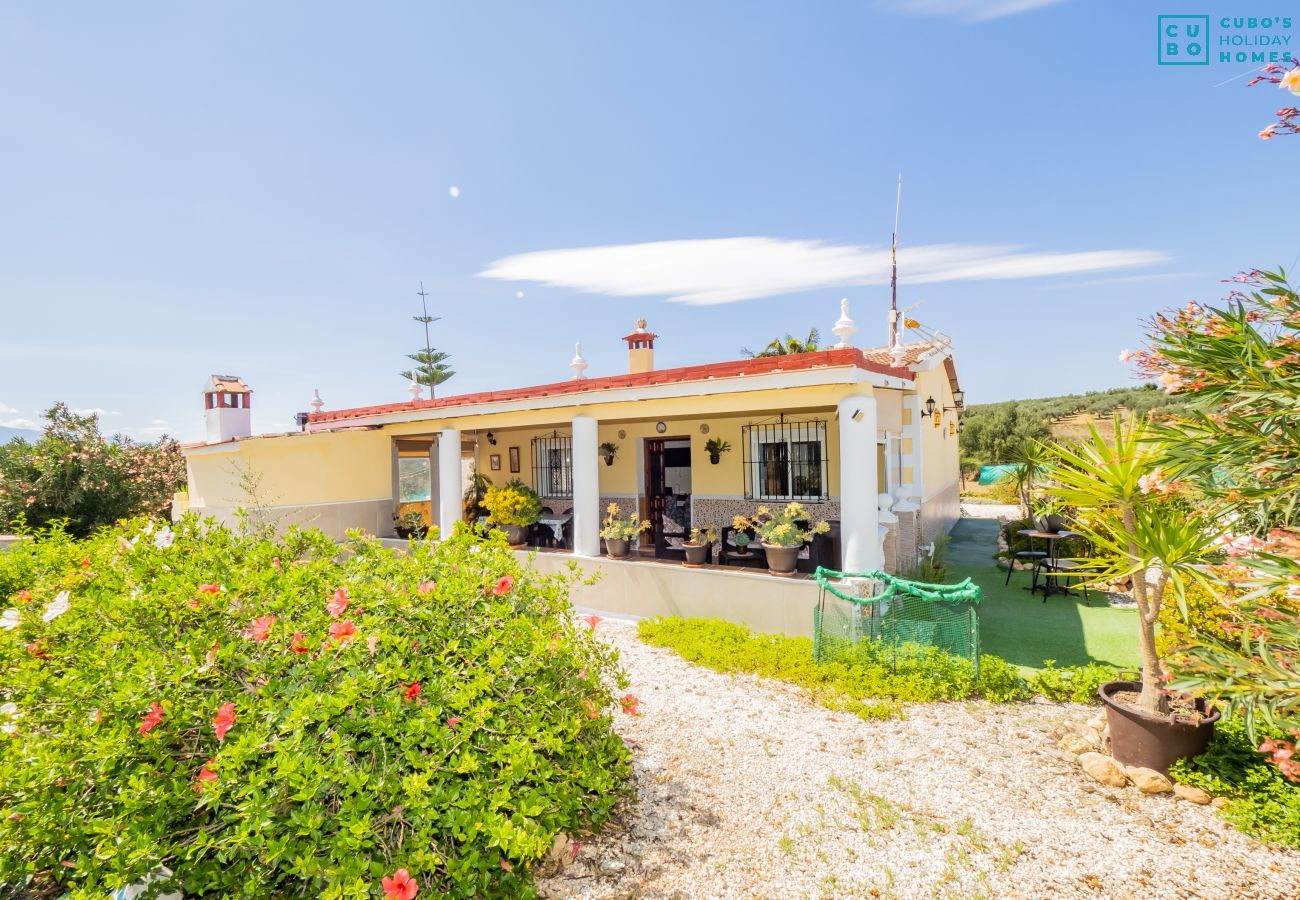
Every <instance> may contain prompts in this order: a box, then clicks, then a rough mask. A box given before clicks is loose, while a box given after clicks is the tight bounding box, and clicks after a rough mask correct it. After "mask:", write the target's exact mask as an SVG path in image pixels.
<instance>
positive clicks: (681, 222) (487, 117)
mask: <svg viewBox="0 0 1300 900" xmlns="http://www.w3.org/2000/svg"><path fill="white" fill-rule="evenodd" d="M1249 6H1250V4H1248V3H1246V4H1243V3H1235V4H1231V5H1230V4H1223V3H1207V4H1201V6H1200V7H1199V8H1197V9H1195V10H1190V11H1192V12H1202V11H1203V12H1206V13H1209V14H1211V15H1216V14H1220V13H1224V12H1232V13H1234V14H1237V15H1241V14H1243V13H1250V12H1258V13H1260V14H1263V13H1266V12H1267V11H1268V8H1266V7H1264V6H1262V5H1261V6H1260V7H1259V9H1258V10H1250V9H1248V8H1247V7H1249ZM1168 11H1171V10H1166V9H1164V8H1163V7H1161V8H1157V6H1153V5H1151V4H1145V3H1142V4H1137V3H1131V2H1109V3H1102V2H1083V0H1058V2H1043V0H995V2H991V3H977V2H974V0H882V2H870V0H868V2H851V3H850V2H841V3H832V2H826V3H816V4H808V3H795V2H793V0H790V2H781V3H777V2H764V0H746V2H735V3H731V2H710V3H707V4H702V3H699V2H668V0H658V2H655V3H643V4H635V5H634V4H626V3H620V4H610V3H601V2H595V0H592V2H583V3H577V2H564V0H549V2H547V3H544V4H539V3H528V4H526V3H522V2H520V3H487V2H480V3H460V4H436V5H435V4H429V3H385V4H360V3H354V4H327V3H276V4H263V3H256V4H255V3H222V4H206V5H203V6H202V7H200V6H199V5H197V4H164V3H155V4H146V3H140V4H130V5H127V6H122V5H120V4H98V3H95V4H91V3H84V4H72V3H69V4H48V3H36V2H29V3H21V2H20V3H8V4H5V5H4V7H3V9H2V10H0V79H2V80H3V84H4V86H5V87H4V89H3V91H0V168H2V169H3V171H4V173H5V178H4V181H3V188H2V189H0V309H2V317H0V425H2V424H9V425H13V424H21V423H22V422H24V421H27V420H33V419H35V418H37V415H38V412H39V410H40V409H42V408H43V407H46V406H48V405H49V404H50V403H52V402H54V401H56V400H65V401H67V402H68V403H70V404H71V405H72V406H74V407H77V408H85V409H89V408H98V409H102V410H104V411H106V415H105V417H104V425H105V427H106V428H107V429H108V430H120V431H125V432H130V433H133V434H136V435H138V436H143V437H149V436H151V435H154V434H157V433H159V432H160V431H162V430H166V431H168V432H170V433H172V434H174V435H177V436H179V437H180V438H181V439H195V438H197V437H199V436H200V432H201V426H202V413H201V405H200V400H199V395H198V391H199V388H200V386H201V384H202V383H203V380H204V378H205V377H206V376H207V375H208V374H209V373H211V372H230V373H235V374H239V375H242V376H243V377H244V378H245V379H246V380H247V381H248V382H249V383H250V384H251V385H252V386H253V388H254V390H255V391H256V395H255V401H254V421H255V427H257V428H258V430H277V429H281V428H284V427H286V426H287V424H288V423H291V422H292V414H293V413H294V412H295V411H296V410H300V409H305V408H306V404H307V401H308V400H309V399H310V397H311V392H312V390H313V389H314V388H319V389H320V391H321V394H322V396H323V397H324V399H325V401H326V404H327V407H330V408H337V407H342V406H353V405H363V404H369V403H382V402H392V401H396V400H402V399H406V397H407V395H406V392H405V388H406V384H405V383H404V382H403V381H402V380H401V379H400V378H399V377H398V376H397V374H396V373H397V372H398V371H400V370H401V369H403V368H404V367H405V366H404V362H405V361H404V359H403V356H402V355H403V354H404V353H406V352H409V351H411V350H414V349H417V347H418V346H419V345H420V344H421V342H422V337H421V335H420V333H419V329H418V326H417V325H416V324H415V323H413V322H412V321H411V320H410V318H409V317H410V316H411V315H412V314H414V313H415V312H417V311H418V302H419V298H418V297H416V295H415V291H416V290H417V286H418V283H419V282H420V280H421V279H422V280H423V281H424V284H425V287H426V289H427V290H428V291H429V293H430V300H431V302H432V303H433V305H434V307H435V311H436V313H437V314H439V315H441V316H442V317H443V318H442V321H441V322H440V323H438V325H437V326H436V330H435V340H434V344H435V346H437V347H439V348H441V349H445V350H447V351H449V352H450V353H451V354H452V356H453V363H454V365H455V367H456V369H457V370H458V374H457V376H456V377H455V378H454V379H453V380H452V381H450V382H448V383H447V384H446V385H445V386H444V388H443V389H442V391H443V392H446V393H462V392H467V391H474V390H480V389H489V388H497V387H509V386H515V385H521V384H530V383H539V382H545V381H553V380H560V379H563V378H565V377H567V376H568V375H569V374H570V373H569V370H568V368H567V365H568V362H569V359H570V358H571V357H572V355H573V344H574V342H575V341H579V340H580V341H582V343H583V352H584V355H585V357H586V358H587V360H588V361H589V363H590V365H591V368H590V369H589V370H588V374H589V375H599V374H612V373H616V372H620V371H623V370H624V368H625V362H626V360H625V355H624V353H625V351H624V349H623V346H622V344H621V343H620V342H619V340H618V338H619V337H620V336H621V335H623V334H625V333H626V332H627V331H628V330H630V328H631V326H632V324H633V323H634V321H635V320H636V319H637V318H638V317H639V316H645V317H646V318H647V319H649V321H650V324H651V327H652V329H653V330H654V331H656V332H658V333H659V334H660V335H661V338H660V341H659V345H658V360H657V362H658V364H659V365H660V366H669V365H683V364H691V363H697V362H706V361H711V360H718V359H727V358H735V357H736V356H737V355H738V351H739V349H740V348H741V347H742V346H760V345H762V344H763V343H765V342H766V341H767V340H768V339H769V338H770V337H772V336H775V335H777V334H780V333H782V332H786V331H792V332H794V333H797V334H799V333H806V332H807V330H808V328H809V327H810V326H814V325H815V326H818V327H820V328H821V329H822V331H823V333H824V334H826V335H827V336H828V337H829V333H828V332H829V328H830V326H831V324H832V323H833V322H834V321H835V319H836V318H837V316H838V312H839V299H840V298H841V297H848V298H849V301H850V304H851V309H852V314H853V316H854V318H855V319H856V320H857V322H858V324H859V327H860V328H862V332H861V333H860V334H859V339H860V340H864V341H865V339H867V338H871V337H876V336H877V335H878V336H879V337H881V338H883V333H884V315H885V310H886V308H887V304H888V285H887V284H885V283H880V278H879V264H880V261H881V257H880V252H881V251H882V250H883V249H884V248H885V247H886V246H887V244H888V240H889V232H890V228H891V226H892V220H893V206H894V190H895V178H896V175H897V173H898V172H899V171H902V172H903V174H904V179H905V186H904V195H903V198H904V202H903V221H902V241H903V248H904V255H903V272H902V291H901V294H902V302H903V303H904V304H911V303H914V302H916V301H918V300H922V299H923V300H924V301H925V303H924V304H923V305H922V306H921V307H920V308H919V309H918V310H917V313H916V314H917V316H918V318H920V319H921V320H922V321H923V322H924V323H925V324H926V325H928V326H930V327H932V328H938V329H940V330H942V331H944V332H945V333H947V334H951V335H952V336H953V337H954V339H955V341H956V345H957V350H958V364H959V368H960V370H961V373H962V377H963V381H964V386H965V387H966V388H967V396H968V399H969V401H970V402H981V401H990V400H1000V399H1006V398H1010V397H1018V396H1041V395H1046V394H1053V393H1058V392H1064V391H1079V390H1087V389H1094V388H1103V387H1110V386H1115V385H1120V384H1124V383H1126V382H1127V380H1128V377H1129V376H1128V373H1127V371H1126V369H1125V367H1123V366H1122V365H1121V364H1120V363H1119V362H1118V361H1117V359H1116V354H1117V353H1118V351H1119V350H1120V349H1121V348H1123V347H1125V346H1128V345H1132V344H1134V343H1135V342H1136V341H1137V339H1138V335H1139V320H1140V319H1141V318H1143V317H1144V316H1146V315H1149V314H1150V313H1151V312H1153V311H1155V310H1156V309H1158V308H1159V307H1161V306H1164V305H1168V304H1175V303H1181V302H1183V301H1185V300H1187V299H1190V298H1198V299H1207V300H1209V299H1214V298H1217V297H1218V296H1220V295H1221V294H1222V293H1223V286H1222V285H1221V284H1219V279H1221V278H1223V277H1226V276H1228V275H1230V274H1231V273H1232V272H1234V271H1236V270H1237V269H1240V268H1244V267H1248V266H1253V265H1266V266H1271V265H1284V266H1290V265H1291V264H1292V263H1294V262H1295V261H1296V258H1297V256H1298V255H1300V241H1297V237H1296V235H1297V232H1296V229H1295V228H1294V225H1293V223H1290V222H1289V220H1288V219H1287V216H1288V215H1289V213H1288V212H1287V211H1288V210H1290V209H1294V207H1295V205H1296V201H1297V199H1298V194H1300V177H1297V174H1296V173H1297V168H1296V161H1297V159H1298V158H1300V157H1298V156H1297V154H1298V153H1300V138H1280V139H1277V140H1273V141H1269V142H1264V141H1260V140H1258V139H1257V138H1256V136H1255V134H1256V132H1257V131H1258V130H1259V129H1260V128H1261V127H1263V126H1264V125H1266V124H1268V122H1269V121H1271V120H1272V115H1271V114H1272V112H1273V110H1274V109H1276V108H1277V107H1278V106H1281V105H1283V104H1282V102H1281V101H1282V99H1283V98H1284V95H1281V94H1280V93H1278V92H1277V91H1276V90H1275V89H1272V88H1268V87H1256V88H1252V89H1249V90H1247V89H1246V88H1245V87H1244V84H1245V81H1246V79H1245V78H1239V79H1237V80H1236V81H1232V82H1230V83H1228V84H1226V85H1220V86H1217V87H1216V85H1219V83H1220V82H1222V81H1224V80H1225V79H1228V78H1231V77H1232V76H1234V75H1237V74H1239V73H1241V72H1243V71H1245V70H1246V69H1247V68H1248V66H1244V65H1236V64H1217V63H1216V64H1214V65H1211V66H1207V67H1203V68H1201V67H1197V68H1173V67H1161V66H1157V65H1156V59H1155V56H1156V21H1155V19H1156V14H1157V13H1158V12H1168ZM1172 11H1174V12H1188V11H1189V10H1188V9H1183V8H1179V9H1176V10H1172ZM1297 24H1300V22H1298V23H1297ZM1285 33H1286V34H1289V35H1290V36H1291V37H1292V38H1293V39H1296V38H1300V30H1293V31H1290V32H1285ZM1270 91H1271V93H1270ZM453 185H455V186H457V187H458V188H459V192H460V196H459V197H457V198H453V197H452V196H451V195H450V193H449V188H450V187H451V186H453ZM746 238H748V239H766V240H739V241H737V240H731V241H727V242H725V243H713V242H715V241H718V240H720V239H746ZM658 242H676V243H672V244H668V245H664V246H658V247H655V246H652V247H641V246H636V245H643V244H656V243H658ZM625 245H632V246H625ZM607 247H620V248H621V249H619V250H617V251H609V250H604V251H593V250H591V248H607ZM864 248H865V249H864ZM550 251H571V252H568V253H554V252H550ZM972 262H975V263H978V264H979V265H977V266H974V267H972V266H971V263H972ZM909 263H910V265H911V268H910V269H909ZM1027 272H1037V273H1041V274H1037V275H1036V276H1034V277H1012V276H1022V275H1024V274H1025V273H1027ZM492 273H496V274H497V275H500V276H510V277H512V278H515V279H518V280H503V279H502V278H500V277H490V276H491V274H492ZM975 275H979V276H981V277H972V276H975ZM988 276H996V277H988ZM520 292H522V295H523V296H522V297H520V296H518V294H519V293H520ZM720 300H726V301H728V302H718V301H720ZM683 301H687V302H683Z"/></svg>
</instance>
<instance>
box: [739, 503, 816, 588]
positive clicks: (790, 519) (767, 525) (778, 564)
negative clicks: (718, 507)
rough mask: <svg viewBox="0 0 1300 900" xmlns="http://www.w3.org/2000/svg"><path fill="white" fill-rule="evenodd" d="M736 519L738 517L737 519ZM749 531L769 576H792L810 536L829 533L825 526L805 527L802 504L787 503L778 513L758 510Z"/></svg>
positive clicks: (805, 521) (806, 513)
mask: <svg viewBox="0 0 1300 900" xmlns="http://www.w3.org/2000/svg"><path fill="white" fill-rule="evenodd" d="M737 518H739V517H737ZM747 524H748V525H749V527H751V528H753V529H754V530H755V531H756V532H757V533H758V540H759V543H760V544H762V545H763V552H764V553H766V554H767V570H768V571H769V572H770V573H772V574H773V575H786V576H789V575H793V574H794V571H795V566H796V565H797V564H798V562H799V551H800V550H801V549H803V545H804V544H806V543H807V542H808V540H809V539H810V538H811V537H812V536H813V535H814V534H825V533H826V532H828V531H830V529H831V526H830V523H828V522H818V523H817V524H816V525H811V526H809V525H808V510H807V509H805V508H804V506H803V504H802V503H796V502H793V501H792V502H790V503H787V504H786V505H785V506H784V507H783V508H782V509H781V510H779V511H778V512H775V513H774V512H772V511H771V510H769V509H768V508H767V507H766V506H760V507H759V508H758V511H757V513H756V514H755V516H754V518H753V519H750V520H748V523H747Z"/></svg>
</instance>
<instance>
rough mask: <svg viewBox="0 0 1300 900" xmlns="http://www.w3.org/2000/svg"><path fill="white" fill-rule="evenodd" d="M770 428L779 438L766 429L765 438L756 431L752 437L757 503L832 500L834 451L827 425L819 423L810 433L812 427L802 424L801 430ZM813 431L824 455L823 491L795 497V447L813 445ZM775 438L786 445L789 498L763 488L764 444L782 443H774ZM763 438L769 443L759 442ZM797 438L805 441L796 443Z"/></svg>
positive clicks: (754, 484)
mask: <svg viewBox="0 0 1300 900" xmlns="http://www.w3.org/2000/svg"><path fill="white" fill-rule="evenodd" d="M770 428H773V429H776V434H775V435H774V434H773V432H772V431H771V430H767V429H765V430H764V431H763V432H762V433H761V434H760V433H759V432H758V431H756V430H753V429H751V431H750V433H749V459H750V463H749V464H750V465H751V466H753V467H754V468H753V471H752V472H751V473H750V478H751V481H752V493H753V495H754V499H755V500H769V501H778V500H779V501H791V500H797V501H801V502H807V503H823V502H825V501H826V499H827V498H829V497H830V490H829V489H830V465H829V458H830V448H829V447H828V446H827V444H826V425H825V424H824V423H818V424H817V426H816V427H815V429H809V427H808V426H807V425H806V424H801V425H798V426H796V425H794V424H791V425H788V426H787V425H775V426H770ZM810 430H812V431H813V432H814V434H815V436H816V437H815V440H816V441H817V442H818V443H820V444H821V452H820V453H819V454H818V456H819V459H818V466H819V468H820V470H821V471H820V475H821V487H822V490H821V492H820V493H818V494H797V493H794V472H793V470H792V469H791V465H792V463H793V462H794V445H795V444H805V443H811V441H809V440H807V439H808V437H809V431H810ZM774 436H779V437H780V438H781V440H782V441H784V443H785V445H786V451H785V465H786V483H787V484H788V485H789V486H790V493H789V494H768V493H766V492H765V491H764V490H763V485H764V483H765V481H766V479H764V478H763V465H764V463H763V456H762V447H763V445H764V444H775V443H778V441H776V440H772V438H773V437H774ZM760 437H763V438H767V440H760V439H759V438H760ZM795 437H799V438H803V440H794V438H795Z"/></svg>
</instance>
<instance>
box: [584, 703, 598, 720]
mask: <svg viewBox="0 0 1300 900" xmlns="http://www.w3.org/2000/svg"><path fill="white" fill-rule="evenodd" d="M582 707H583V709H585V710H586V711H587V718H588V719H599V718H600V707H599V706H597V705H596V704H595V702H594V701H592V700H583V701H582Z"/></svg>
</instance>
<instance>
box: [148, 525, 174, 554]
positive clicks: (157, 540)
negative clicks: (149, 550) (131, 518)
mask: <svg viewBox="0 0 1300 900" xmlns="http://www.w3.org/2000/svg"><path fill="white" fill-rule="evenodd" d="M175 540H176V535H174V534H172V530H171V526H169V525H164V526H163V528H162V530H161V531H159V532H158V533H157V534H155V535H154V537H153V545H154V546H155V547H157V548H158V549H159V550H166V549H167V548H168V547H170V546H171V545H172V542H173V541H175Z"/></svg>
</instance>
